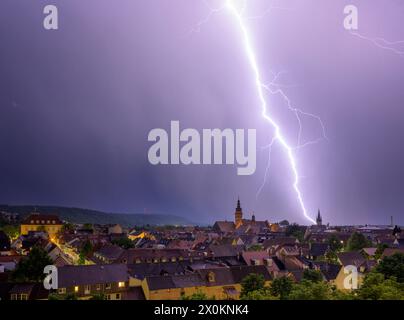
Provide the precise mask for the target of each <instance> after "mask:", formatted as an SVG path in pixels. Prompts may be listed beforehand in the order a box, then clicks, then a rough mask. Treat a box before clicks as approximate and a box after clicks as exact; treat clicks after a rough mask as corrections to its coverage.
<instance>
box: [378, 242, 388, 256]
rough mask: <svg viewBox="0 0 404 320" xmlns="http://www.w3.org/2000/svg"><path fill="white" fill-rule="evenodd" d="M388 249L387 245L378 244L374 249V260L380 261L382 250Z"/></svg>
mask: <svg viewBox="0 0 404 320" xmlns="http://www.w3.org/2000/svg"><path fill="white" fill-rule="evenodd" d="M388 247H389V246H388V245H387V244H385V243H379V244H378V245H377V248H376V252H375V259H376V260H378V259H380V257H381V256H382V254H383V252H384V250H385V249H387V248H388Z"/></svg>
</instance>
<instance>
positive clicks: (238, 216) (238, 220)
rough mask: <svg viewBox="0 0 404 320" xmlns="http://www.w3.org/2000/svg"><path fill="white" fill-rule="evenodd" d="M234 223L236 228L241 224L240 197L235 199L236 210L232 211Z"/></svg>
mask: <svg viewBox="0 0 404 320" xmlns="http://www.w3.org/2000/svg"><path fill="white" fill-rule="evenodd" d="M234 223H235V225H236V228H238V227H239V226H241V225H242V224H243V210H242V209H241V204H240V197H239V198H238V200H237V207H236V212H235V213H234Z"/></svg>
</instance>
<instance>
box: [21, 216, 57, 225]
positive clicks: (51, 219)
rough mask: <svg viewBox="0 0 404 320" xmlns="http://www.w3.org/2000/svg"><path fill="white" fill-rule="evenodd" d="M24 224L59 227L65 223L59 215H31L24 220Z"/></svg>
mask: <svg viewBox="0 0 404 320" xmlns="http://www.w3.org/2000/svg"><path fill="white" fill-rule="evenodd" d="M23 224H33V225H37V224H40V225H55V224H56V225H57V224H63V223H62V221H61V220H60V219H59V217H58V216H57V215H50V214H31V215H29V216H28V217H27V218H26V219H25V220H24V222H23Z"/></svg>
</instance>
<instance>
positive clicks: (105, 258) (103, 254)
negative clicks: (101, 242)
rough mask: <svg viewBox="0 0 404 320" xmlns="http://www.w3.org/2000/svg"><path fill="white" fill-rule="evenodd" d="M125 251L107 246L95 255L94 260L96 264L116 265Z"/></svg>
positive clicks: (117, 247) (114, 246)
mask: <svg viewBox="0 0 404 320" xmlns="http://www.w3.org/2000/svg"><path fill="white" fill-rule="evenodd" d="M124 251H125V250H124V249H122V248H121V247H119V246H116V245H106V246H103V247H102V248H101V249H99V250H97V251H96V252H94V254H93V258H92V260H94V262H96V263H101V264H103V263H106V264H110V263H114V262H115V261H117V260H118V259H119V257H120V256H121V255H122V254H123V253H124Z"/></svg>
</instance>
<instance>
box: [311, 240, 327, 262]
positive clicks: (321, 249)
mask: <svg viewBox="0 0 404 320" xmlns="http://www.w3.org/2000/svg"><path fill="white" fill-rule="evenodd" d="M329 250H330V246H329V244H328V243H311V244H310V251H309V255H308V258H309V259H311V260H317V259H321V258H324V257H325V255H326V254H327V252H328V251H329Z"/></svg>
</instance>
